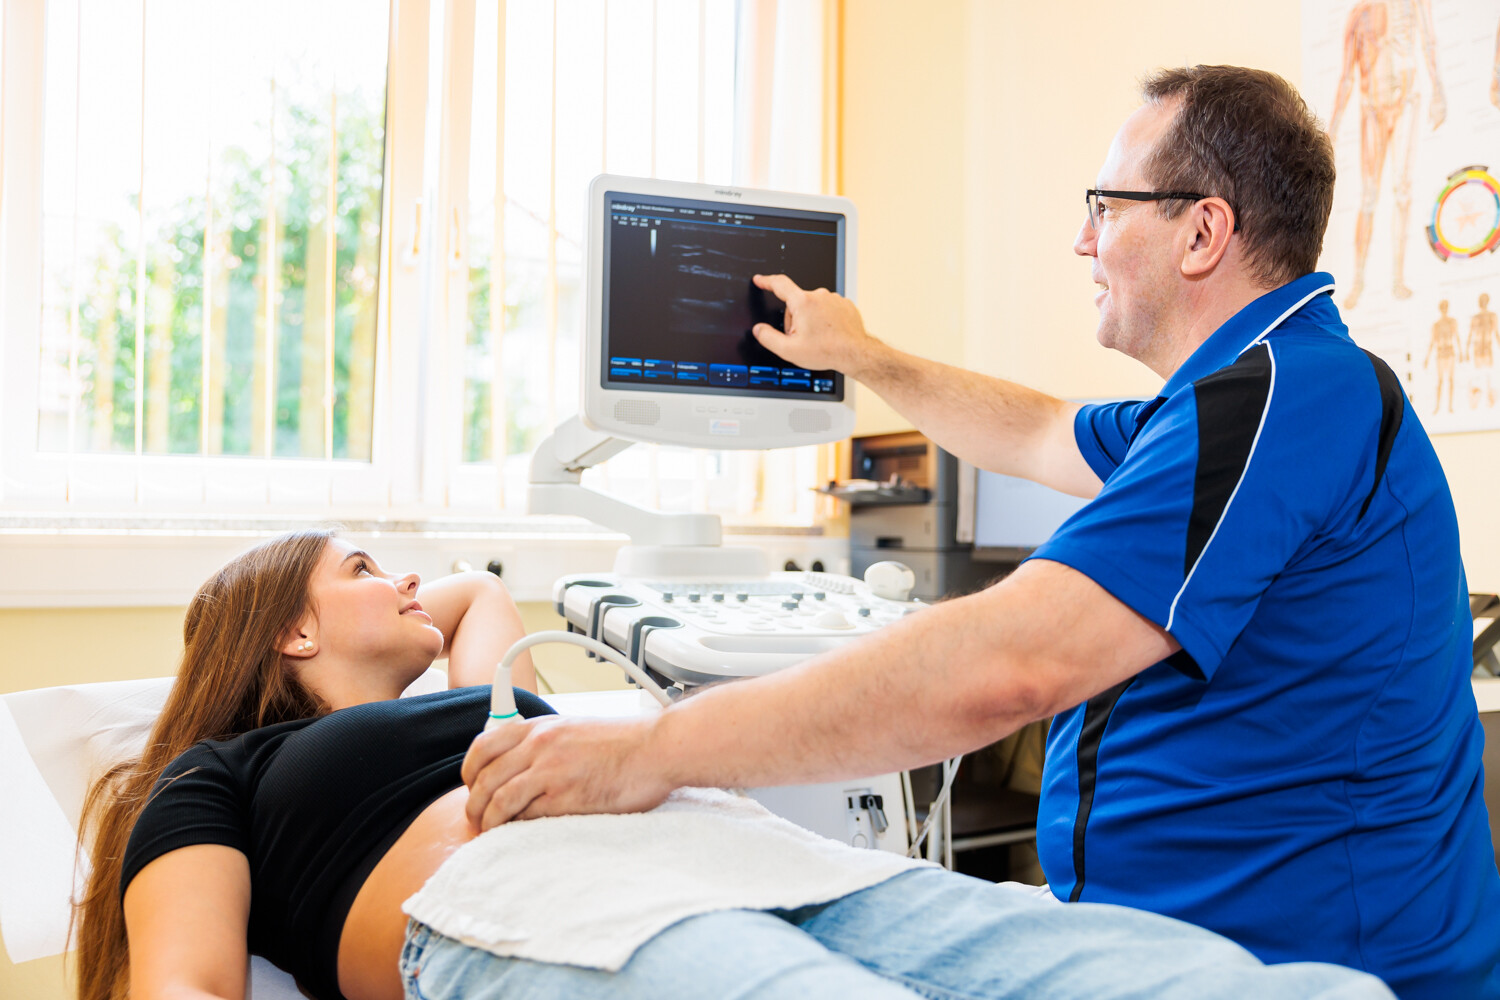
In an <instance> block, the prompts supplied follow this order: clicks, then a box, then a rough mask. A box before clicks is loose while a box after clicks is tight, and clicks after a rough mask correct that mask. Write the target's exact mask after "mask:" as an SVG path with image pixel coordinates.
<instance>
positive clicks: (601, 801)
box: [463, 560, 1178, 829]
mask: <svg viewBox="0 0 1500 1000" xmlns="http://www.w3.org/2000/svg"><path fill="white" fill-rule="evenodd" d="M1177 648H1178V647H1177V643H1176V642H1175V641H1174V640H1173V639H1172V638H1171V637H1170V636H1169V635H1168V634H1167V633H1165V632H1163V631H1162V630H1161V629H1160V628H1159V627H1157V626H1156V625H1155V624H1153V623H1151V622H1149V621H1147V620H1146V619H1144V618H1142V617H1140V616H1139V615H1138V614H1136V613H1135V612H1134V611H1132V610H1131V609H1130V608H1128V607H1127V606H1125V605H1124V604H1121V603H1120V602H1119V601H1117V600H1115V599H1114V598H1113V597H1111V596H1110V595H1109V593H1108V592H1106V591H1105V590H1104V589H1103V588H1101V587H1099V586H1098V585H1097V584H1095V583H1094V582H1093V581H1092V580H1090V579H1089V578H1088V577H1086V576H1084V575H1083V574H1081V573H1079V572H1077V571H1076V570H1073V569H1070V568H1068V567H1066V566H1063V565H1061V564H1059V563H1054V562H1048V561H1045V560H1035V561H1032V562H1029V563H1027V564H1025V565H1024V566H1022V567H1021V568H1020V569H1019V570H1017V571H1016V572H1015V573H1013V574H1012V575H1011V576H1010V577H1008V578H1007V579H1006V580H1004V581H1002V582H1001V583H999V584H996V585H995V586H993V587H991V588H989V589H988V590H985V591H982V592H981V593H978V594H974V595H972V596H969V597H964V598H959V599H956V600H952V601H946V602H944V603H942V604H939V605H936V606H934V607H932V608H929V609H926V610H923V611H921V612H919V613H917V614H915V615H912V616H910V617H908V618H905V619H903V620H901V621H899V622H896V623H894V624H892V625H890V626H887V627H886V628H883V629H881V630H880V631H879V632H878V633H876V634H875V635H873V636H870V637H867V638H866V639H864V640H862V641H858V642H852V643H849V644H847V645H845V646H844V647H842V648H840V649H837V650H834V651H832V652H830V653H826V654H824V655H822V656H818V657H816V658H814V659H812V660H809V661H807V662H805V663H803V664H801V665H799V666H797V667H793V668H791V669H788V670H784V671H781V672H779V673H776V674H772V675H770V676H767V677H760V678H756V679H753V680H744V681H735V682H733V683H729V684H723V685H719V686H717V687H713V688H710V689H707V690H704V691H702V692H700V693H698V694H695V695H693V696H692V697H689V698H687V699H684V700H683V701H682V702H679V703H678V704H676V705H674V706H672V707H671V708H669V709H667V710H666V711H665V712H663V713H662V714H661V715H659V716H656V717H654V718H650V719H646V720H632V721H628V722H618V721H612V720H584V719H559V718H555V717H550V718H548V719H546V720H530V721H527V722H518V723H514V724H511V725H508V726H502V727H501V728H499V729H496V730H494V731H493V732H490V733H486V734H484V735H482V736H480V737H478V738H477V739H476V740H475V741H474V743H473V744H472V745H471V747H470V749H469V753H468V756H467V757H466V758H465V760H464V766H463V778H464V782H465V784H467V785H468V786H469V791H470V798H469V806H468V812H469V818H470V820H471V822H473V823H474V825H475V826H476V827H478V828H482V829H488V828H489V827H492V826H496V825H498V824H500V823H504V822H507V821H508V820H511V819H516V818H522V819H530V818H534V817H537V816H549V815H558V814H567V813H592V812H632V811H637V810H642V809H649V808H651V807H653V806H655V805H657V804H658V803H660V802H661V801H662V799H664V798H665V797H666V796H667V795H668V794H669V793H670V792H671V790H672V789H674V788H678V787H682V786H724V787H742V788H743V787H760V786H767V785H785V784H810V783H817V782H824V781H834V780H838V779H843V778H852V777H863V776H869V775H874V774H883V773H887V772H891V771H898V770H905V769H908V768H912V767H917V766H919V765H922V764H929V763H932V762H934V761H937V760H941V759H943V758H945V757H950V756H953V755H954V754H957V753H966V752H968V751H971V750H974V749H977V748H979V747H982V746H986V745H988V744H989V743H992V742H994V741H995V740H998V739H1000V738H1001V737H1003V736H1005V735H1007V734H1009V733H1011V732H1014V731H1015V730H1016V729H1018V728H1019V727H1020V726H1022V725H1024V724H1025V723H1027V722H1030V721H1032V720H1033V719H1039V718H1044V717H1047V716H1050V715H1052V714H1054V713H1056V712H1058V711H1061V710H1063V709H1066V708H1069V707H1071V706H1073V705H1077V704H1079V703H1081V702H1083V701H1085V700H1087V699H1088V698H1090V697H1092V696H1093V695H1095V694H1097V693H1099V692H1101V691H1104V690H1107V689H1108V688H1110V687H1113V686H1114V685H1115V684H1117V683H1119V682H1120V681H1122V680H1124V679H1126V678H1128V677H1131V676H1133V675H1135V674H1136V673H1138V672H1140V671H1141V670H1144V669H1145V668H1146V667H1148V666H1150V665H1152V664H1154V663H1156V662H1157V661H1159V660H1162V659H1164V658H1166V657H1167V656H1169V655H1171V654H1172V653H1173V652H1174V651H1175V650H1176V649H1177Z"/></svg>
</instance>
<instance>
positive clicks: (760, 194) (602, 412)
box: [579, 174, 858, 449]
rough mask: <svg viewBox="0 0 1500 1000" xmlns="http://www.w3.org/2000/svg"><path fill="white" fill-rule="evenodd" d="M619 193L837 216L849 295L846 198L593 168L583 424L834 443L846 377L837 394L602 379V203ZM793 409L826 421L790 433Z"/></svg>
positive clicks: (845, 432)
mask: <svg viewBox="0 0 1500 1000" xmlns="http://www.w3.org/2000/svg"><path fill="white" fill-rule="evenodd" d="M621 195H623V196H626V197H629V196H636V197H641V198H648V199H649V198H676V199H683V200H688V201H696V202H709V203H717V204H722V205H725V206H726V207H737V208H745V207H753V208H756V209H763V210H768V211H776V210H778V209H780V210H790V211H796V212H816V213H823V214H830V215H839V216H842V218H843V222H842V225H841V236H840V240H841V256H842V259H843V274H842V281H843V294H844V296H845V297H847V298H850V299H853V298H854V290H855V274H856V254H855V245H856V237H857V232H858V219H857V216H856V212H855V209H854V204H853V203H852V202H850V201H849V200H848V199H847V198H840V197H835V196H832V195H809V194H800V193H792V192H781V191H763V190H758V189H755V188H742V187H726V186H721V185H711V184H692V183H686V182H679V181H663V180H652V179H647V178H639V177H625V176H621V175H617V174H601V175H599V176H598V177H595V178H594V180H593V182H592V183H590V185H589V211H588V219H589V229H588V240H587V246H586V249H585V276H586V291H585V333H584V345H583V347H584V351H583V357H582V359H581V360H582V364H581V365H580V368H581V369H582V372H581V375H582V386H581V390H580V394H579V399H580V403H581V406H580V409H581V416H582V419H583V422H584V423H585V424H586V425H587V426H589V427H591V428H593V429H595V430H598V431H602V432H605V433H608V434H611V435H614V436H616V437H621V438H625V439H628V440H632V441H649V442H655V443H661V444H677V445H685V446H689V447H701V448H713V449H766V448H790V447H799V446H802V445H808V444H821V443H826V442H829V441H837V440H840V439H842V438H845V437H848V436H849V435H850V434H851V433H853V430H854V405H853V403H854V383H853V380H852V379H848V378H842V379H841V381H842V383H843V399H841V400H839V399H830V398H826V397H823V398H820V397H816V396H800V395H791V394H785V395H784V394H780V393H777V394H774V395H773V394H749V393H745V394H736V393H726V392H724V391H723V390H722V389H716V390H714V391H704V392H700V391H694V390H692V389H685V390H684V389H680V388H677V387H673V389H672V390H670V391H661V390H660V389H629V388H622V387H620V386H618V385H614V386H607V385H605V384H604V379H603V371H604V364H603V362H604V352H603V339H604V310H605V302H604V285H605V273H604V272H605V267H604V265H605V261H604V239H605V225H606V220H607V213H606V210H605V209H606V201H607V199H608V198H609V197H611V196H614V197H618V196H621ZM626 401H636V402H641V403H652V404H655V405H656V407H657V408H659V412H660V413H661V419H660V420H658V421H657V422H656V423H655V424H653V425H651V426H650V427H643V426H640V425H639V424H636V423H628V422H625V421H622V420H618V419H616V417H615V412H616V410H617V408H618V405H619V404H620V403H621V402H626ZM793 410H801V411H809V410H811V411H819V412H822V413H826V414H827V417H828V426H827V428H826V429H824V430H821V431H809V432H798V431H791V430H790V429H789V426H790V424H789V421H790V419H791V417H790V414H791V411H793ZM801 419H802V422H803V423H804V424H805V423H807V422H808V421H807V419H806V417H805V416H803V417H802V418H801ZM814 422H816V421H814Z"/></svg>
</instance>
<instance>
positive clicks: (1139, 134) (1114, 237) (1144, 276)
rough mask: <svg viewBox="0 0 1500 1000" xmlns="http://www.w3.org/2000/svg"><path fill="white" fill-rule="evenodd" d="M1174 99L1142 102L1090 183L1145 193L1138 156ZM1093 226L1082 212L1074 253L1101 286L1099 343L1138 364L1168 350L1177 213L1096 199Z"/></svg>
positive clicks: (1168, 118)
mask: <svg viewBox="0 0 1500 1000" xmlns="http://www.w3.org/2000/svg"><path fill="white" fill-rule="evenodd" d="M1176 111H1177V108H1176V105H1175V104H1169V105H1166V106H1165V107H1163V106H1158V105H1152V104H1147V105H1144V106H1142V107H1141V108H1140V109H1138V110H1137V111H1136V112H1135V113H1134V114H1132V115H1131V116H1130V117H1129V118H1128V119H1126V121H1125V124H1124V125H1123V126H1121V128H1120V131H1119V132H1118V133H1116V135H1115V139H1114V142H1112V143H1111V144H1110V147H1109V154H1108V156H1106V157H1105V160H1104V166H1103V167H1102V168H1101V169H1100V171H1099V177H1098V180H1097V181H1096V182H1095V186H1096V187H1099V188H1101V189H1105V190H1116V191H1151V190H1154V188H1153V187H1152V185H1151V184H1150V183H1148V182H1147V180H1146V178H1145V176H1144V172H1143V171H1144V165H1145V160H1146V157H1147V156H1148V155H1150V153H1151V151H1152V150H1153V149H1154V148H1155V147H1156V141H1157V139H1159V138H1160V136H1161V134H1162V133H1163V132H1164V131H1166V129H1167V127H1168V126H1169V125H1170V124H1171V123H1172V118H1173V116H1174V115H1175V114H1176ZM1100 209H1101V217H1100V219H1099V225H1098V227H1097V228H1095V227H1094V225H1093V224H1092V223H1090V221H1089V219H1088V217H1087V216H1085V217H1084V220H1083V228H1082V229H1080V230H1079V232H1078V238H1077V239H1076V240H1075V241H1074V242H1073V251H1074V252H1075V253H1078V254H1080V255H1082V256H1085V257H1092V258H1093V259H1094V261H1093V277H1094V281H1095V282H1096V283H1097V284H1098V285H1100V286H1101V287H1100V291H1099V294H1098V295H1097V296H1096V297H1095V298H1094V304H1095V305H1097V306H1098V307H1099V331H1098V334H1097V336H1098V338H1099V343H1101V344H1103V345H1104V346H1105V347H1111V348H1114V349H1115V350H1117V351H1120V352H1122V353H1124V354H1127V355H1129V356H1130V357H1133V358H1136V359H1137V360H1140V361H1143V362H1145V363H1146V364H1147V365H1149V366H1151V367H1152V368H1156V367H1157V365H1155V364H1153V363H1152V360H1153V355H1154V354H1155V353H1158V352H1159V351H1161V350H1168V349H1170V348H1169V347H1168V344H1167V343H1166V342H1167V341H1169V340H1170V334H1171V330H1170V329H1168V328H1167V325H1168V324H1170V322H1171V321H1172V306H1173V303H1174V302H1175V300H1176V298H1177V295H1178V293H1179V287H1178V286H1179V282H1180V281H1181V274H1180V271H1179V268H1178V264H1179V261H1178V260H1177V259H1176V258H1177V256H1178V253H1177V251H1178V248H1177V246H1176V244H1177V242H1178V237H1179V234H1180V233H1181V232H1182V229H1183V220H1184V218H1185V217H1184V216H1179V217H1178V218H1177V219H1175V220H1167V219H1163V218H1162V217H1161V214H1160V212H1159V211H1158V208H1157V203H1155V202H1145V201H1123V200H1120V199H1112V198H1102V199H1100Z"/></svg>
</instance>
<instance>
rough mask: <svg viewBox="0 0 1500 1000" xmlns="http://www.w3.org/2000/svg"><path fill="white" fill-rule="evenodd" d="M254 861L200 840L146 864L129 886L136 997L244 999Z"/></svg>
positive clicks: (127, 912)
mask: <svg viewBox="0 0 1500 1000" xmlns="http://www.w3.org/2000/svg"><path fill="white" fill-rule="evenodd" d="M249 922H250V863H249V862H248V861H247V860H246V859H245V855H243V854H241V853H240V852H239V851H237V850H235V849H234V848H232V847H222V846H220V845H218V844H194V845H192V846H191V847H179V848H178V849H177V850H175V851H169V852H168V853H166V854H163V855H162V856H161V857H159V858H157V859H156V860H154V861H152V862H151V863H150V864H148V865H146V867H144V868H142V869H141V871H140V874H138V875H136V877H135V878H134V879H132V880H131V882H130V887H129V888H128V889H126V890H125V927H126V931H127V932H128V934H129V937H130V996H131V1000H244V996H245V976H246V973H247V970H248V968H249V964H250V956H249V952H248V950H247V948H246V944H245V935H246V930H247V928H248V926H249Z"/></svg>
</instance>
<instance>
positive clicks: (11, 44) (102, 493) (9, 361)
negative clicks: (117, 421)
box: [0, 0, 441, 516]
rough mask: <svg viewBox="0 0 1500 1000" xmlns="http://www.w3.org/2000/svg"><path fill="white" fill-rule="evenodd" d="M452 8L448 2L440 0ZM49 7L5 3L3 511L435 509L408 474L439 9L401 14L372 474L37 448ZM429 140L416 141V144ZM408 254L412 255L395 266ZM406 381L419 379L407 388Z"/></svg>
mask: <svg viewBox="0 0 1500 1000" xmlns="http://www.w3.org/2000/svg"><path fill="white" fill-rule="evenodd" d="M440 2H441V0H440ZM48 5H49V0H5V5H4V18H5V26H4V35H3V45H4V49H3V57H0V73H3V81H0V323H3V329H4V331H5V333H4V336H3V337H0V394H3V395H0V399H3V400H4V405H3V406H0V509H10V510H15V509H26V510H46V511H58V512H78V511H88V510H100V509H112V510H119V509H128V510H135V511H137V512H139V513H141V514H147V513H151V514H164V513H173V512H193V511H199V512H201V511H206V510H212V511H216V512H237V511H260V510H264V509H266V508H268V507H269V508H271V509H273V510H279V511H283V512H288V513H290V512H295V511H308V512H312V511H316V512H317V513H319V514H322V515H325V516H326V514H327V513H328V511H329V508H330V507H331V508H334V509H336V510H338V511H340V512H341V513H343V512H358V511H366V510H379V511H386V510H389V509H391V508H397V509H400V508H403V507H408V506H412V505H416V504H420V503H421V501H422V500H423V499H425V497H423V496H420V495H418V494H419V491H418V490H416V489H413V488H412V486H411V485H410V484H411V483H412V481H413V477H412V476H411V475H410V474H409V473H405V474H403V470H409V469H413V468H417V467H419V465H420V463H419V461H418V456H419V454H420V451H421V447H420V442H419V441H418V440H417V439H416V438H415V437H414V436H413V435H412V433H411V430H410V422H409V421H398V420H394V419H393V418H392V414H394V413H410V412H412V410H413V407H414V406H415V405H416V404H417V401H418V398H419V397H420V395H421V394H420V392H419V390H418V386H417V385H416V384H415V377H414V373H416V372H417V371H418V370H419V366H418V365H417V364H416V363H415V362H416V361H417V360H418V359H417V358H416V357H415V353H416V349H417V346H418V345H416V344H413V343H412V341H413V340H416V339H418V338H412V337H404V338H400V337H398V338H394V340H393V338H392V336H391V331H392V329H393V328H394V329H412V328H414V327H416V326H417V325H418V324H420V321H421V306H422V296H423V288H422V274H421V267H420V266H419V265H421V264H423V263H425V260H426V253H427V249H428V248H427V245H426V243H427V235H426V233H425V231H424V230H425V226H424V225H423V222H424V220H423V219H422V218H421V212H420V209H419V208H418V207H417V206H418V205H419V203H420V200H421V195H422V191H421V183H422V168H423V164H422V155H423V144H422V142H421V140H420V137H421V136H423V134H424V131H425V128H426V112H427V106H426V98H427V82H428V81H427V76H428V57H429V52H428V45H427V42H428V25H429V15H430V10H429V4H428V0H402V2H400V3H396V2H394V0H393V2H392V3H391V4H390V8H389V9H390V17H391V18H392V21H391V23H390V29H389V44H388V50H387V52H388V55H387V60H388V64H387V83H386V126H385V131H386V142H385V163H384V171H385V177H384V183H383V190H382V205H381V213H382V214H381V220H382V221H381V246H380V275H381V277H380V286H379V292H378V294H379V296H380V302H379V306H378V308H377V323H376V334H375V341H376V347H375V354H376V356H375V372H374V421H373V428H372V442H371V449H372V454H371V458H370V461H368V462H365V461H361V460H334V461H326V460H320V459H309V458H275V457H264V456H207V455H203V454H198V455H158V454H148V453H144V452H143V451H142V450H141V446H140V444H139V443H138V444H137V450H136V452H135V453H134V454H129V453H125V454H93V453H82V452H76V451H75V452H71V453H68V452H64V453H53V452H45V451H42V450H40V449H39V448H38V445H37V432H38V412H37V406H38V403H39V383H40V376H41V332H42V288H43V275H42V260H41V253H40V252H39V250H40V247H41V241H42V235H43V219H42V207H41V202H42V199H41V190H42V183H43V175H42V174H43V171H42V155H43V142H42V136H43V130H44V111H45V109H44V99H45V91H46V88H45V86H44V84H45V79H46V76H45V74H46V63H45V54H46V41H47V35H46V32H47V14H48ZM412 136H415V137H418V138H417V139H416V140H415V141H412V140H411V139H410V138H409V137H412ZM397 241H400V243H399V245H401V246H403V247H404V248H406V250H407V251H408V252H407V253H406V254H397V253H394V252H393V247H395V246H397V245H398V242H397ZM400 373H413V374H409V375H408V376H407V377H404V378H403V377H402V376H401V374H400Z"/></svg>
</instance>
